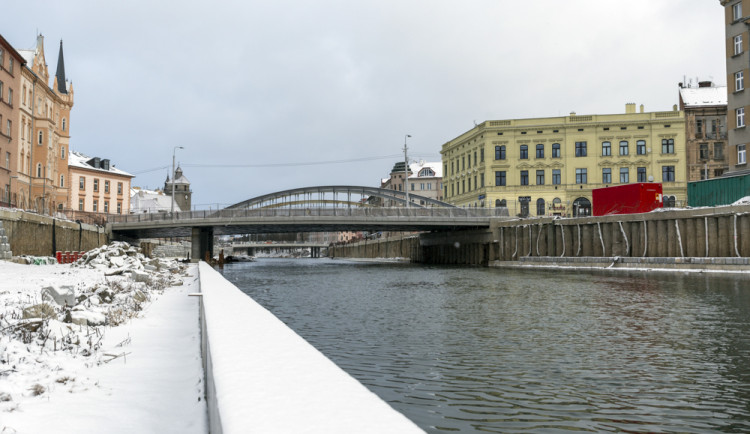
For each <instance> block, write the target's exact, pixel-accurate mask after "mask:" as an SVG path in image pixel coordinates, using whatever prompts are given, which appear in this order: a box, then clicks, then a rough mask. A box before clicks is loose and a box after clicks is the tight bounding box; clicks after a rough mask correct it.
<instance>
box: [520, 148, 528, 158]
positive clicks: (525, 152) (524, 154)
mask: <svg viewBox="0 0 750 434" xmlns="http://www.w3.org/2000/svg"><path fill="white" fill-rule="evenodd" d="M520 158H521V160H528V158H529V147H528V145H521V157H520Z"/></svg>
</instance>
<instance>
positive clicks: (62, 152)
mask: <svg viewBox="0 0 750 434" xmlns="http://www.w3.org/2000/svg"><path fill="white" fill-rule="evenodd" d="M60 158H62V159H63V160H64V159H65V146H60Z"/></svg>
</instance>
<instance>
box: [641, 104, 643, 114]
mask: <svg viewBox="0 0 750 434" xmlns="http://www.w3.org/2000/svg"><path fill="white" fill-rule="evenodd" d="M641 113H643V104H641Z"/></svg>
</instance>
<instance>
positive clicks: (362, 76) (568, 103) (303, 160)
mask: <svg viewBox="0 0 750 434" xmlns="http://www.w3.org/2000/svg"><path fill="white" fill-rule="evenodd" d="M3 16H4V18H5V19H3V24H2V27H0V33H2V35H3V36H4V37H5V38H6V39H7V40H8V41H9V42H10V43H11V44H12V45H14V46H15V47H16V48H18V49H28V48H32V47H33V46H34V44H35V38H36V32H39V33H41V34H43V35H44V37H45V48H46V57H47V63H48V64H49V68H50V74H51V75H54V73H55V67H56V64H57V52H58V47H59V41H60V40H61V39H62V40H63V42H64V50H65V53H64V54H65V70H66V73H67V77H68V79H69V80H71V81H72V82H73V86H74V89H75V106H74V107H73V112H72V114H71V119H70V132H71V149H72V150H76V151H80V152H83V153H85V154H87V155H89V156H92V157H93V156H99V157H102V158H109V159H110V160H112V162H113V163H114V164H115V165H116V166H117V167H118V168H120V169H123V170H125V171H128V172H130V173H133V174H136V175H137V176H136V178H135V179H134V180H133V185H137V186H143V187H148V188H157V187H159V186H161V185H163V183H164V180H165V178H166V176H167V175H168V174H169V172H170V170H171V162H172V152H173V148H174V147H175V146H184V147H185V149H184V150H178V151H177V160H178V162H181V163H182V167H183V170H184V173H185V176H186V177H187V178H188V179H189V180H190V181H191V183H192V189H193V192H194V193H193V204H194V206H197V208H198V209H201V208H204V207H208V205H209V204H211V206H212V207H215V206H216V204H220V205H222V206H224V205H228V204H231V203H235V202H239V201H242V200H244V199H248V198H250V197H254V196H257V195H260V194H265V193H270V192H274V191H278V190H283V189H288V188H295V187H302V186H314V185H331V184H351V185H368V186H377V185H379V182H380V179H381V178H384V177H387V176H388V174H389V172H390V170H391V168H392V167H393V164H394V163H395V162H396V161H398V160H399V159H403V146H404V136H405V134H411V135H412V138H410V139H409V140H408V145H409V154H410V156H411V157H413V158H414V159H425V160H428V161H439V160H440V154H439V152H440V148H441V146H442V144H443V143H445V142H447V141H449V140H451V139H453V138H454V137H456V136H458V135H460V134H462V133H463V132H465V131H467V130H469V129H470V128H472V127H473V125H474V122H475V121H476V122H477V123H479V122H482V121H484V120H488V119H513V118H528V117H547V116H562V115H567V114H568V113H570V112H571V111H575V112H577V113H578V114H606V113H622V112H624V110H625V103H627V102H634V103H636V104H644V105H645V107H646V111H661V110H670V109H671V108H672V105H674V104H677V102H678V87H677V85H678V83H679V82H681V81H683V78H684V77H688V79H692V80H693V82H695V81H696V79H697V78H698V77H699V78H700V79H702V80H703V79H712V80H714V81H715V82H716V83H718V84H720V85H726V73H725V63H724V51H725V48H724V47H725V45H724V25H723V17H724V15H723V8H722V7H721V6H720V5H719V1H718V0H564V1H562V0H535V1H517V0H516V1H510V0H494V1H491V0H461V1H458V0H453V1H448V0H429V1H427V0H422V1H415V0H377V1H372V0H356V1H352V0H318V1H302V0H297V1H291V0H273V1H271V0H261V1H258V0H236V1H229V0H214V1H193V0H181V1H159V0H128V1H118V2H112V1H84V0H67V1H64V2H60V1H52V0H50V1H36V0H25V1H14V2H7V4H4V5H3ZM50 84H51V83H50ZM353 160H358V161H353ZM337 161H347V162H345V163H334V162H337ZM313 163H323V164H313ZM233 166H234V167H233ZM238 166H255V167H238Z"/></svg>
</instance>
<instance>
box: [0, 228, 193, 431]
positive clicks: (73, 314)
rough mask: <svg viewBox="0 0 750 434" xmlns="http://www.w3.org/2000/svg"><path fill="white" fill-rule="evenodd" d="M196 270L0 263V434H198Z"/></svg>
mask: <svg viewBox="0 0 750 434" xmlns="http://www.w3.org/2000/svg"><path fill="white" fill-rule="evenodd" d="M198 290H199V284H198V277H197V268H196V267H195V266H190V267H188V266H185V265H183V264H180V263H177V262H175V261H168V260H161V259H160V260H150V259H147V258H145V257H143V256H142V255H140V254H139V253H137V252H136V251H135V249H133V248H131V247H130V246H128V245H127V244H124V243H113V244H112V245H110V246H107V247H106V248H101V249H95V250H93V251H91V252H89V253H88V254H87V255H86V256H84V258H82V260H81V261H80V262H79V263H78V264H73V265H41V266H37V265H19V264H12V263H7V262H0V303H1V304H2V306H1V307H0V330H1V332H0V432H2V433H16V432H17V433H26V432H29V433H34V432H59V433H67V432H70V433H73V432H75V433H100V432H108V433H117V432H122V433H126V432H127V433H132V432H181V433H190V432H194V433H205V432H206V430H207V422H206V408H205V402H204V400H203V396H204V392H203V370H202V362H201V356H200V327H199V322H198V300H197V299H196V298H195V297H188V293H189V292H197V291H198Z"/></svg>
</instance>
